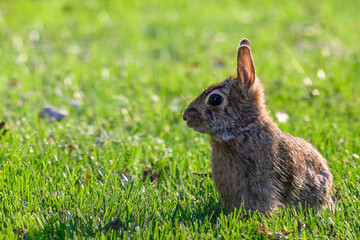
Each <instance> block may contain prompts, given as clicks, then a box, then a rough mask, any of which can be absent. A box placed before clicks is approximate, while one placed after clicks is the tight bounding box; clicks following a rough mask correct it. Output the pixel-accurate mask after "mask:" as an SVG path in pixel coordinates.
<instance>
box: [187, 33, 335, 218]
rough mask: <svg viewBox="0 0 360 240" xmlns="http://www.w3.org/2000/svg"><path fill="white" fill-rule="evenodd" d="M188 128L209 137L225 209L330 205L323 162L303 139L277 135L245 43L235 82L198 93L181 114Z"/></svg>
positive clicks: (267, 209) (328, 180) (268, 209)
mask: <svg viewBox="0 0 360 240" xmlns="http://www.w3.org/2000/svg"><path fill="white" fill-rule="evenodd" d="M183 119H184V120H185V121H186V123H187V125H188V127H190V128H193V129H194V130H196V131H198V132H201V133H206V134H209V135H210V136H211V140H210V142H211V148H212V176H213V178H214V182H215V187H216V188H217V190H218V191H219V194H220V198H221V200H222V202H223V203H225V205H226V207H227V209H228V210H229V211H232V210H233V208H234V207H240V206H242V204H243V207H244V208H245V209H246V210H250V211H256V210H258V211H259V212H268V213H270V212H272V211H274V210H275V211H276V210H278V209H279V208H281V207H291V206H293V207H295V208H296V207H298V206H299V203H300V204H301V205H302V206H303V207H305V206H311V207H316V208H320V209H324V208H326V207H328V206H330V205H331V204H332V200H331V197H330V193H331V190H332V187H333V181H332V175H331V172H330V169H329V167H328V165H327V162H326V160H325V159H324V158H323V157H322V156H321V155H320V154H319V153H318V152H317V151H316V149H315V148H314V147H313V146H312V145H311V144H310V143H308V142H306V141H304V140H303V139H300V138H296V137H293V136H291V135H290V134H288V133H285V132H283V131H281V130H280V129H279V128H278V127H277V125H276V124H275V123H274V122H273V120H272V118H271V117H270V115H269V112H268V111H267V110H266V106H265V103H264V95H263V89H262V86H261V84H260V82H259V79H258V78H257V77H256V75H255V67H254V63H253V59H252V55H251V50H250V42H249V41H248V40H247V39H243V40H241V42H240V46H239V48H238V53H237V78H229V79H226V80H225V81H224V82H222V83H219V84H216V85H213V86H211V87H209V88H207V89H206V90H204V91H203V92H202V93H201V94H200V95H199V96H198V97H197V98H196V99H195V100H194V101H193V102H192V103H191V104H190V105H189V106H188V107H187V108H186V109H185V112H184V114H183Z"/></svg>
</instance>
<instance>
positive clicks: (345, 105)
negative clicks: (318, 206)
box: [0, 0, 360, 239]
mask: <svg viewBox="0 0 360 240" xmlns="http://www.w3.org/2000/svg"><path fill="white" fill-rule="evenodd" d="M359 9H360V2H359V1H355V0H353V1H335V0H328V1H321V2H320V1H310V0H305V1H301V2H300V1H295V0H291V1H284V2H283V3H281V4H280V3H279V2H278V1H271V0H269V1H257V0H255V1H246V2H245V1H243V2H242V3H241V4H240V3H238V2H237V1H230V0H228V1H211V0H210V1H200V0H199V1H197V0H195V1H180V0H174V1H155V0H151V1H140V0H135V1H131V0H128V1H126V0H123V1H115V0H114V1H110V0H109V1H95V0H92V1H84V2H80V1H64V0H58V1H25V0H24V1H23V0H19V1H1V2H0V86H1V87H0V122H1V121H5V122H7V126H6V127H5V128H6V129H8V131H7V132H6V133H5V134H3V135H2V136H1V138H0V238H2V239H17V238H19V237H28V238H30V239H33V238H34V239H37V238H41V239H49V238H61V239H63V238H106V237H120V238H146V239H158V238H164V239H168V238H176V239H182V238H184V239H189V238H192V239H205V238H208V239H213V238H221V239H234V238H243V239H267V236H266V235H264V234H262V233H260V232H259V231H257V230H256V229H257V228H258V227H263V228H266V229H267V230H268V231H271V232H281V233H284V232H286V231H291V232H293V233H291V234H290V235H288V237H290V238H298V237H301V238H303V239H304V238H311V234H310V232H309V231H307V230H306V229H305V227H302V228H301V234H300V235H301V236H298V235H297V234H298V226H299V222H300V223H301V224H300V226H301V225H302V224H305V225H307V226H308V227H310V229H311V230H312V231H313V234H314V236H315V238H318V239H323V238H325V237H329V238H331V237H334V238H343V239H356V238H358V237H359V233H360V217H359V216H360V215H359V210H360V185H359V181H360V179H359V178H360V177H359V176H360V167H359V165H360V159H358V156H357V155H360V107H359V106H360V97H359V96H360V95H359V92H360V62H359V58H360V45H359V38H360V31H359V29H360V15H359ZM32 31H33V32H32ZM31 32H32V33H31ZM30 33H31V34H30ZM37 34H38V35H39V36H40V38H39V39H37V36H38V35H37ZM29 35H31V39H32V40H31V39H30V38H29ZM243 37H247V38H249V39H250V41H251V42H252V49H253V55H254V60H255V64H256V69H257V74H258V76H259V77H260V78H261V79H262V82H263V85H264V87H265V93H266V96H267V104H268V107H269V109H270V110H271V115H272V116H273V117H274V119H275V121H276V118H275V114H276V112H279V111H281V112H286V113H287V114H288V115H289V120H288V121H287V122H286V123H279V126H280V127H281V129H283V130H285V131H287V132H289V133H291V134H293V135H295V136H298V137H302V138H304V139H306V140H308V141H310V142H311V143H312V144H314V145H315V146H316V147H317V148H318V150H319V152H320V153H321V154H322V155H323V156H324V157H325V158H326V159H327V160H328V163H329V165H330V168H331V169H332V172H333V175H334V182H335V189H334V195H336V197H337V200H336V205H337V211H336V213H330V212H329V211H324V212H321V213H320V214H319V215H307V216H306V215H305V214H303V213H302V212H300V211H299V212H296V213H293V214H290V211H289V210H284V213H283V214H281V216H273V217H269V218H266V217H261V216H258V215H256V214H255V215H251V216H248V219H246V218H245V219H242V216H243V214H245V212H243V211H242V210H240V211H238V212H236V213H233V214H230V215H227V213H226V211H225V209H224V207H223V206H222V205H221V203H220V202H219V197H218V194H217V192H216V190H215V188H214V184H213V182H212V179H211V178H210V177H207V176H204V177H201V176H197V175H194V174H193V173H208V172H209V171H210V169H211V159H210V154H209V153H210V148H209V146H208V136H205V135H201V134H199V133H196V132H195V131H193V130H191V129H188V128H187V127H186V124H185V123H184V122H183V120H182V118H181V114H182V111H183V109H184V108H185V107H186V106H187V104H188V103H189V102H190V101H191V100H192V99H193V98H195V97H196V96H197V94H199V93H201V91H202V90H203V89H204V88H205V87H206V86H208V85H210V84H213V83H216V82H220V81H222V80H224V79H225V78H227V77H228V76H230V75H234V74H235V73H236V69H235V64H236V49H237V46H238V43H239V40H240V39H241V38H243ZM319 70H322V71H323V72H324V73H325V78H322V77H321V74H320V75H319V76H320V78H319V77H318V71H319ZM306 77H309V78H310V79H311V80H312V83H313V84H312V85H311V86H306V85H304V83H303V79H304V78H306ZM315 89H317V91H318V93H320V94H319V95H318V94H315V95H314V94H312V93H313V92H314V90H315ZM317 91H316V90H315V92H314V93H317ZM70 100H77V101H79V102H80V103H81V105H80V109H77V108H76V107H74V106H73V105H71V104H69V101H70ZM46 105H51V106H53V107H55V108H58V109H65V110H67V111H68V113H69V115H68V117H67V118H66V119H64V120H62V121H60V122H56V121H49V120H47V119H39V113H40V112H41V110H42V108H43V107H44V106H46ZM3 130H4V128H3V129H2V130H0V135H1V134H2V131H3ZM69 145H71V147H69ZM74 148H75V149H74ZM356 154H357V155H356ZM151 166H153V167H154V169H155V170H154V171H155V172H156V173H158V174H160V176H159V177H158V180H157V181H155V182H153V183H150V181H149V179H147V180H146V181H145V182H143V181H142V180H143V171H144V170H147V169H149V168H150V167H151ZM122 174H126V175H127V176H129V178H128V181H125V180H124V177H123V175H122ZM335 193H336V194H335ZM116 219H120V220H121V222H122V224H118V226H117V227H116V228H115V230H113V231H109V232H107V231H106V230H105V226H106V224H108V223H111V222H112V221H114V220H116ZM114 225H115V224H114ZM108 226H109V225H108Z"/></svg>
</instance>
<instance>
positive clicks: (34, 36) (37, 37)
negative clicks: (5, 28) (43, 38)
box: [29, 30, 40, 42]
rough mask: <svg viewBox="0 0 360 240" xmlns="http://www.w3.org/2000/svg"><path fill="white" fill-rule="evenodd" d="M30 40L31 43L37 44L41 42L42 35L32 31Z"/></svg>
mask: <svg viewBox="0 0 360 240" xmlns="http://www.w3.org/2000/svg"><path fill="white" fill-rule="evenodd" d="M29 40H30V41H31V42H37V41H39V40H40V33H39V32H38V31H35V30H34V31H31V32H30V33H29Z"/></svg>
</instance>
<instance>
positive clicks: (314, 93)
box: [312, 88, 320, 96]
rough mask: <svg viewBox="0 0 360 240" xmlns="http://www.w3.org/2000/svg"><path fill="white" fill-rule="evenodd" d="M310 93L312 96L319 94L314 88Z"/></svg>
mask: <svg viewBox="0 0 360 240" xmlns="http://www.w3.org/2000/svg"><path fill="white" fill-rule="evenodd" d="M312 95H313V96H319V95H320V92H319V90H317V89H316V88H315V89H314V90H313V91H312Z"/></svg>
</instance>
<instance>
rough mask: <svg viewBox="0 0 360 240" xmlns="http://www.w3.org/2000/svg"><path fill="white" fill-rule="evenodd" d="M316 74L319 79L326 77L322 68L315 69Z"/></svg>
mask: <svg viewBox="0 0 360 240" xmlns="http://www.w3.org/2000/svg"><path fill="white" fill-rule="evenodd" d="M317 76H318V78H320V79H325V78H326V74H325V72H324V70H322V69H319V70H318V71H317Z"/></svg>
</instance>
